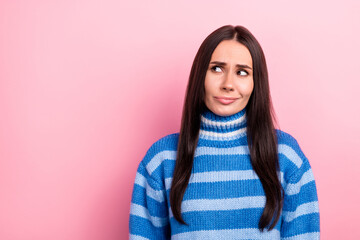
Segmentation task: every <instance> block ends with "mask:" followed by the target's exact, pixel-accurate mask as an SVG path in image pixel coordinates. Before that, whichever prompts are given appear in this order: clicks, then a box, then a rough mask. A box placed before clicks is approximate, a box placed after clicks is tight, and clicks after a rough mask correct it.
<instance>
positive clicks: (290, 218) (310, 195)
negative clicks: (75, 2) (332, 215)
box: [281, 141, 320, 240]
mask: <svg viewBox="0 0 360 240" xmlns="http://www.w3.org/2000/svg"><path fill="white" fill-rule="evenodd" d="M294 145H295V146H294V149H293V150H291V151H292V153H293V154H291V155H293V156H294V157H295V158H297V161H295V162H297V164H298V166H297V168H296V170H295V171H293V172H292V173H291V175H290V177H289V178H288V179H287V181H286V185H285V187H284V190H285V196H284V205H283V211H282V220H281V239H283V240H305V239H306V240H315V239H317V240H318V239H320V214H319V202H318V196H317V190H316V184H315V178H314V175H313V172H312V169H311V166H310V163H309V161H308V159H307V158H306V157H305V155H304V153H303V152H302V151H301V149H300V147H299V145H298V143H297V142H296V141H295V144H294Z"/></svg>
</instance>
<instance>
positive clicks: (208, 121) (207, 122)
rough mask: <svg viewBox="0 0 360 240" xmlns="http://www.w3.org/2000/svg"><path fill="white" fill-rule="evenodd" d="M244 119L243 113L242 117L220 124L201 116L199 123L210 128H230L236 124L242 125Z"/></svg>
mask: <svg viewBox="0 0 360 240" xmlns="http://www.w3.org/2000/svg"><path fill="white" fill-rule="evenodd" d="M245 118H246V113H244V115H242V116H241V117H239V118H237V119H234V120H231V121H228V122H220V121H213V120H210V119H208V118H206V117H204V116H203V115H201V121H202V122H204V123H205V124H207V125H211V126H218V127H231V126H234V125H236V124H239V123H242V122H244V121H245Z"/></svg>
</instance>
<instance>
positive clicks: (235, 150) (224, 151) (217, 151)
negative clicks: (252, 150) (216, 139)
mask: <svg viewBox="0 0 360 240" xmlns="http://www.w3.org/2000/svg"><path fill="white" fill-rule="evenodd" d="M246 154H249V148H248V146H247V145H246V146H238V147H232V148H216V147H197V148H196V150H195V153H194V156H195V157H197V156H202V155H246Z"/></svg>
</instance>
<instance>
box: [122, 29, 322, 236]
mask: <svg viewBox="0 0 360 240" xmlns="http://www.w3.org/2000/svg"><path fill="white" fill-rule="evenodd" d="M274 119H275V115H274V112H273V108H272V103H271V96H270V91H269V83H268V72H267V66H266V61H265V56H264V53H263V51H262V48H261V46H260V44H259V43H258V41H257V40H256V39H255V37H254V36H253V35H252V34H251V33H250V32H249V31H248V30H247V29H246V28H245V27H242V26H236V27H234V26H231V25H226V26H223V27H221V28H219V29H217V30H215V31H214V32H212V33H211V34H210V35H209V36H208V37H207V38H206V39H205V40H204V42H203V43H202V44H201V46H200V49H199V51H198V52H197V54H196V57H195V60H194V63H193V65H192V68H191V72H190V77H189V82H188V86H187V91H186V97H185V103H184V108H183V114H182V122H181V129H180V132H179V133H173V134H169V135H167V136H165V137H163V138H161V139H159V140H158V141H156V142H155V143H154V144H153V145H152V146H151V147H150V148H149V150H148V151H147V153H146V155H145V157H144V159H143V160H142V161H141V162H140V164H139V167H138V169H137V173H136V177H135V184H134V188H133V194H132V201H131V207H130V219H129V230H130V233H129V237H130V239H133V240H137V239H156V240H160V239H184V240H185V239H186V240H191V239H207V240H208V239H216V240H218V239H272V240H273V239H296V240H300V239H306V240H309V239H320V216H319V205H318V197H317V190H316V184H315V179H314V175H313V173H312V170H311V167H310V163H309V161H308V159H307V158H306V156H305V155H304V153H303V152H302V150H301V148H300V146H299V145H298V143H297V141H296V139H295V138H294V137H292V136H291V135H290V134H288V133H286V132H284V131H281V130H279V129H276V128H275V127H274Z"/></svg>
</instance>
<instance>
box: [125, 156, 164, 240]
mask: <svg viewBox="0 0 360 240" xmlns="http://www.w3.org/2000/svg"><path fill="white" fill-rule="evenodd" d="M168 216H169V214H168V209H167V202H166V190H165V187H164V186H163V184H161V183H160V181H159V180H156V179H155V178H154V177H153V176H151V175H150V174H149V172H148V171H147V169H146V166H145V164H144V163H143V161H142V162H140V164H139V166H138V169H137V172H136V176H135V183H134V187H133V192H132V198H131V205H130V219H129V239H130V240H145V239H150V240H152V239H154V240H155V239H156V240H163V239H170V234H171V231H170V224H169V217H168Z"/></svg>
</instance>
